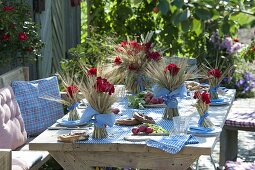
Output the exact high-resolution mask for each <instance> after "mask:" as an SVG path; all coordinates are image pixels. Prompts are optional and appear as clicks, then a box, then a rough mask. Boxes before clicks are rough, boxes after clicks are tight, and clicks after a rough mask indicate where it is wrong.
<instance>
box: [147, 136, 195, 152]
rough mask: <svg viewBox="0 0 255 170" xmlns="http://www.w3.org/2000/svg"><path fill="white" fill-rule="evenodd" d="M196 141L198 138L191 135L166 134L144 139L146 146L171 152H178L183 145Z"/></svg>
mask: <svg viewBox="0 0 255 170" xmlns="http://www.w3.org/2000/svg"><path fill="white" fill-rule="evenodd" d="M197 143H199V142H198V140H197V139H196V138H195V137H194V136H192V135H176V136H170V137H169V136H168V137H162V138H158V139H150V140H148V141H146V144H147V146H150V147H154V148H158V149H161V150H163V151H166V152H168V153H171V154H176V153H178V152H179V151H180V150H181V149H182V148H183V147H184V145H187V144H197Z"/></svg>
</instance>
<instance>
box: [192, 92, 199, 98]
mask: <svg viewBox="0 0 255 170" xmlns="http://www.w3.org/2000/svg"><path fill="white" fill-rule="evenodd" d="M200 96H201V94H200V92H199V91H196V92H195V93H194V96H193V98H194V99H199V98H200Z"/></svg>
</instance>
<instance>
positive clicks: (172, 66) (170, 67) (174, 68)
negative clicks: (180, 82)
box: [164, 63, 180, 76]
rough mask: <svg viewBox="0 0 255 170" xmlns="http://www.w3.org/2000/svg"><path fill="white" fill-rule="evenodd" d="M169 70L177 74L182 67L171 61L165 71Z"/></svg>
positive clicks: (172, 73)
mask: <svg viewBox="0 0 255 170" xmlns="http://www.w3.org/2000/svg"><path fill="white" fill-rule="evenodd" d="M167 71H169V73H170V74H171V76H175V75H176V74H177V73H178V72H179V71H180V68H179V67H178V66H177V65H176V64H173V63H171V64H168V66H166V68H165V71H164V72H165V73H166V72H167Z"/></svg>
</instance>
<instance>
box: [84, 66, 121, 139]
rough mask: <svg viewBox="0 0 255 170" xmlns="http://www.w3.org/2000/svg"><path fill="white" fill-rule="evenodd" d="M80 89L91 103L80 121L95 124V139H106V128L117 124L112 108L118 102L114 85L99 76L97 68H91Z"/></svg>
mask: <svg viewBox="0 0 255 170" xmlns="http://www.w3.org/2000/svg"><path fill="white" fill-rule="evenodd" d="M79 88H80V91H81V92H82V95H83V97H84V98H85V99H86V100H87V102H88V103H89V106H88V107H87V108H86V109H85V111H84V113H83V114H82V116H81V118H80V121H81V122H88V123H94V131H93V136H92V137H93V138H106V137H107V136H108V134H107V130H106V127H107V126H110V127H111V126H113V124H114V123H115V115H114V114H113V113H112V110H111V106H112V105H113V103H114V102H116V100H117V96H116V95H115V93H114V92H115V89H114V85H113V84H111V83H110V82H109V81H108V80H107V79H105V78H102V77H100V76H97V69H96V68H91V69H88V70H87V73H85V77H84V80H83V81H82V82H80V83H79Z"/></svg>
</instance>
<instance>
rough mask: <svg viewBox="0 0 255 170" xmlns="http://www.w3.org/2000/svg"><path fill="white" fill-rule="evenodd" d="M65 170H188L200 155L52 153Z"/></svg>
mask: <svg viewBox="0 0 255 170" xmlns="http://www.w3.org/2000/svg"><path fill="white" fill-rule="evenodd" d="M50 154H51V155H52V156H53V157H54V158H55V159H56V160H57V161H58V162H59V163H60V164H61V165H62V166H63V168H64V169H72V168H73V169H76V170H82V169H84V167H94V166H101V167H129V168H143V169H164V170H170V169H171V170H180V169H187V168H188V167H189V166H190V165H191V164H192V163H193V162H194V161H195V160H196V159H197V158H198V155H191V154H190V155H181V156H180V155H179V154H174V155H171V154H155V153H153V154H152V153H133V154H129V153H126V152H85V153H84V152H79V151H77V152H50Z"/></svg>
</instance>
